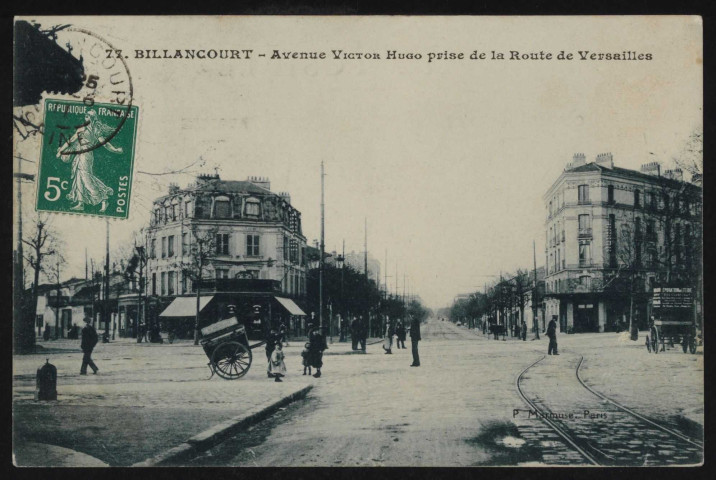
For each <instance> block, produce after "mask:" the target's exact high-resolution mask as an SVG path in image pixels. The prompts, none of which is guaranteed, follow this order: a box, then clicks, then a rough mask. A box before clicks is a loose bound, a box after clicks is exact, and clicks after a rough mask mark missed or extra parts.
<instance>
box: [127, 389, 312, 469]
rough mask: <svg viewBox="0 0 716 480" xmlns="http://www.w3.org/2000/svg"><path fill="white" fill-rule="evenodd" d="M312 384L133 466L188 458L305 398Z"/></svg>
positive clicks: (162, 463) (159, 463) (164, 463)
mask: <svg viewBox="0 0 716 480" xmlns="http://www.w3.org/2000/svg"><path fill="white" fill-rule="evenodd" d="M312 388H313V385H308V386H305V387H303V388H302V389H300V390H298V391H296V392H293V393H292V394H290V395H287V396H285V397H283V398H282V399H280V400H278V401H276V402H274V403H272V404H271V405H269V406H268V407H258V408H254V409H252V410H249V413H247V414H244V415H241V416H238V417H234V418H232V419H230V420H227V421H225V422H221V423H219V424H218V425H214V426H213V427H211V428H209V429H207V430H204V431H203V432H201V433H199V434H198V435H194V436H193V437H191V438H190V439H189V440H187V441H186V442H184V443H182V444H180V445H177V446H176V447H174V448H171V449H169V450H167V451H165V452H162V453H160V454H158V455H155V456H154V457H151V458H148V459H147V460H144V461H143V462H139V463H135V464H133V465H132V466H133V467H159V466H166V465H167V464H169V463H176V462H179V461H182V460H188V459H190V458H191V457H193V456H195V455H197V454H199V453H201V452H203V451H206V450H208V449H210V448H211V447H213V446H215V445H217V444H219V443H221V442H222V441H223V440H225V439H227V438H229V437H231V436H232V435H235V434H236V433H238V432H239V431H240V430H242V429H244V428H247V427H250V426H252V425H255V424H257V423H258V422H260V421H261V420H263V419H265V418H266V417H268V416H269V415H271V414H272V413H274V412H275V411H277V410H278V409H279V408H281V407H283V406H285V405H288V404H289V403H292V402H295V401H296V400H300V399H302V398H305V397H306V395H307V394H308V392H310V391H311V389H312Z"/></svg>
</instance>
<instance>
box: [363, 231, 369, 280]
mask: <svg viewBox="0 0 716 480" xmlns="http://www.w3.org/2000/svg"><path fill="white" fill-rule="evenodd" d="M364 232H365V240H364V242H363V273H365V278H368V217H365V225H364Z"/></svg>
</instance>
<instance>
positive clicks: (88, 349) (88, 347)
mask: <svg viewBox="0 0 716 480" xmlns="http://www.w3.org/2000/svg"><path fill="white" fill-rule="evenodd" d="M98 340H99V337H98V336H97V331H96V330H95V329H94V327H93V326H92V320H91V319H90V318H89V317H85V326H84V328H83V329H82V343H81V344H80V347H81V348H82V352H83V353H84V355H83V356H82V367H81V368H80V375H87V365H89V366H90V368H91V369H92V371H93V372H94V374H95V375H96V374H97V372H98V371H99V368H97V365H95V364H94V362H93V361H92V350H94V347H95V345H97V341H98Z"/></svg>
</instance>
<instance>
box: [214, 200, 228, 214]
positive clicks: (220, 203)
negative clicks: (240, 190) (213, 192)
mask: <svg viewBox="0 0 716 480" xmlns="http://www.w3.org/2000/svg"><path fill="white" fill-rule="evenodd" d="M214 217H215V218H231V203H230V202H229V199H228V198H226V197H223V198H217V199H216V201H215V202H214Z"/></svg>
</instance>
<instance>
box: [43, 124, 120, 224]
mask: <svg viewBox="0 0 716 480" xmlns="http://www.w3.org/2000/svg"><path fill="white" fill-rule="evenodd" d="M85 122H87V124H86V125H84V126H82V127H80V128H79V129H77V132H75V134H74V135H73V136H72V137H71V138H70V139H69V140H67V142H66V143H64V144H63V145H61V146H60V147H59V148H58V149H57V158H60V159H62V161H63V162H65V163H69V162H72V187H71V188H70V193H68V194H67V198H68V199H69V200H70V201H73V202H77V205H75V206H74V207H72V208H71V210H84V208H85V204H86V203H89V204H90V205H97V204H99V203H101V204H102V205H101V207H100V210H99V211H100V212H104V211H105V210H107V199H108V198H109V197H110V196H111V195H113V194H114V190H112V189H111V188H110V187H108V186H107V185H105V184H104V183H102V181H101V180H100V179H99V178H97V177H96V176H95V174H94V153H93V150H91V149H89V146H90V145H102V146H103V147H104V148H106V149H107V150H109V151H110V152H112V153H122V148H121V147H114V146H112V144H111V143H109V142H105V140H104V137H105V136H106V135H109V134H110V133H112V131H113V129H112V128H111V127H109V126H108V125H105V124H104V123H102V122H101V121H100V120H98V119H97V113H96V112H95V111H94V110H90V111H89V112H87V115H85ZM102 142H104V143H102ZM85 150H87V151H85ZM65 151H68V153H67V154H63V152H65ZM72 152H77V153H72Z"/></svg>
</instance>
